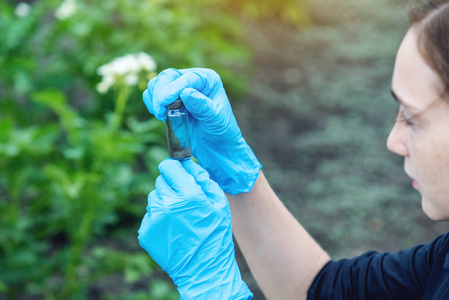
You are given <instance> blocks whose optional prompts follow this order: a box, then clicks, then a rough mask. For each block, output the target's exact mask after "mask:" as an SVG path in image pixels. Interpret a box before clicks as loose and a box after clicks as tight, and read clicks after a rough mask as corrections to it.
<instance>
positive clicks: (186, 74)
mask: <svg viewBox="0 0 449 300" xmlns="http://www.w3.org/2000/svg"><path fill="white" fill-rule="evenodd" d="M177 99H181V100H182V102H183V103H184V105H185V107H186V109H187V111H188V112H189V115H188V119H189V132H190V140H191V144H192V152H193V155H194V156H195V157H196V158H197V159H198V161H199V163H200V165H201V166H202V167H204V168H205V169H206V170H207V171H208V172H209V174H210V176H211V178H212V179H213V180H214V181H216V182H217V183H218V184H219V185H220V187H221V188H222V189H223V190H224V191H225V192H227V193H230V194H232V195H235V194H238V193H246V192H249V191H250V190H251V188H252V187H253V185H254V183H255V181H256V179H257V176H258V174H259V170H260V169H261V168H262V165H261V164H260V163H259V161H258V160H257V158H256V156H255V155H254V153H253V151H252V150H251V148H250V147H249V146H248V144H247V143H246V141H245V140H244V139H243V137H242V134H241V131H240V129H239V127H238V125H237V121H236V119H235V117H234V114H233V112H232V108H231V105H230V103H229V100H228V97H227V96H226V92H225V90H224V88H223V84H222V82H221V79H220V76H219V75H218V74H217V73H216V72H215V71H213V70H209V69H200V68H193V69H185V70H176V69H167V70H165V71H163V72H161V73H160V74H159V75H158V76H157V77H156V78H153V79H152V80H150V82H149V83H148V89H147V90H145V92H144V93H143V100H144V102H145V104H146V106H147V108H148V110H149V112H150V113H152V114H154V115H155V116H156V118H158V119H160V120H165V117H166V115H167V108H166V105H168V104H170V103H172V102H174V101H175V100H177Z"/></svg>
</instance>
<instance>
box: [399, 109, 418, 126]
mask: <svg viewBox="0 0 449 300" xmlns="http://www.w3.org/2000/svg"><path fill="white" fill-rule="evenodd" d="M396 122H401V123H405V125H407V126H413V124H414V123H413V121H412V119H411V118H407V117H406V116H405V114H404V111H403V110H402V109H401V110H400V111H399V114H398V117H397V119H396Z"/></svg>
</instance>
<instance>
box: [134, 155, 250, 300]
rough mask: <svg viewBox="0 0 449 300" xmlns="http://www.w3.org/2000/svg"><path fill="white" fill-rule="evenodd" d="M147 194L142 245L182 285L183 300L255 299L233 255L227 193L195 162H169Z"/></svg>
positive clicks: (141, 236)
mask: <svg viewBox="0 0 449 300" xmlns="http://www.w3.org/2000/svg"><path fill="white" fill-rule="evenodd" d="M159 171H160V172H161V176H159V177H158V178H157V180H156V190H154V191H152V192H151V193H150V194H149V196H148V207H147V214H146V215H145V217H144V218H143V221H142V225H141V227H140V229H139V243H140V245H141V247H142V248H144V249H145V250H146V251H147V252H148V253H149V254H150V255H151V257H152V258H153V259H154V261H156V262H157V263H158V264H159V265H160V266H161V267H162V269H163V270H164V271H166V272H167V273H168V274H169V275H170V277H171V278H172V279H173V281H174V283H175V284H176V285H177V286H178V291H179V293H180V295H181V299H183V300H187V299H197V300H198V299H208V300H209V299H214V300H215V299H216V300H228V299H252V296H253V294H252V293H251V291H250V290H249V289H248V287H247V285H246V284H245V282H243V280H242V277H241V275H240V270H239V268H238V265H237V262H236V260H235V255H234V242H233V240H232V227H231V211H230V209H229V204H228V201H227V199H226V196H225V194H224V193H223V191H222V190H221V189H220V187H219V186H218V184H217V183H216V182H214V181H212V180H210V179H209V175H208V173H207V172H206V171H205V170H204V169H203V168H201V167H200V166H199V165H198V164H196V163H194V162H193V161H192V160H186V161H182V162H180V161H177V160H173V159H166V160H164V161H163V162H162V163H161V164H160V165H159Z"/></svg>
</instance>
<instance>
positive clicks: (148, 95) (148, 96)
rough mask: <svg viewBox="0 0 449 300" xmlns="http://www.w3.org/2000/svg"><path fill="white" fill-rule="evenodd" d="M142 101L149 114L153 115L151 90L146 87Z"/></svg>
mask: <svg viewBox="0 0 449 300" xmlns="http://www.w3.org/2000/svg"><path fill="white" fill-rule="evenodd" d="M142 99H143V103H145V106H146V107H147V109H148V111H149V112H150V114H153V115H154V109H153V95H152V94H151V92H150V91H149V90H148V89H146V90H145V91H144V92H143V94H142Z"/></svg>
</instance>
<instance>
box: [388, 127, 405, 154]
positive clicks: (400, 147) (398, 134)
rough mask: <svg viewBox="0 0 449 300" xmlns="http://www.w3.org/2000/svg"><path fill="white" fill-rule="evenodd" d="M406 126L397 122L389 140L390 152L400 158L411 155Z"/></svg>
mask: <svg viewBox="0 0 449 300" xmlns="http://www.w3.org/2000/svg"><path fill="white" fill-rule="evenodd" d="M404 126H405V125H404V124H403V123H401V122H396V123H395V124H394V126H393V128H392V129H391V132H390V135H389V136H388V139H387V148H388V150H390V151H391V152H393V153H396V154H398V155H400V156H408V154H409V153H408V147H407V141H406V132H405V130H404V129H405V128H404Z"/></svg>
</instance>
